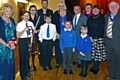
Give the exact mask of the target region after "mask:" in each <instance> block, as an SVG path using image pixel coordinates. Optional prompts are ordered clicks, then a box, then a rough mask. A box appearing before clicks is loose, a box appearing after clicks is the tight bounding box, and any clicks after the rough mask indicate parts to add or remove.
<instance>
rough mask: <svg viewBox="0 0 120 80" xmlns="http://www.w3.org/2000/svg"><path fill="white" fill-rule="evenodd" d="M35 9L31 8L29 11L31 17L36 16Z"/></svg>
mask: <svg viewBox="0 0 120 80" xmlns="http://www.w3.org/2000/svg"><path fill="white" fill-rule="evenodd" d="M36 11H37V10H36V8H35V7H31V9H30V13H31V14H32V15H35V14H36Z"/></svg>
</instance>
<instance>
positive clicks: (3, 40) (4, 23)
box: [0, 4, 15, 80]
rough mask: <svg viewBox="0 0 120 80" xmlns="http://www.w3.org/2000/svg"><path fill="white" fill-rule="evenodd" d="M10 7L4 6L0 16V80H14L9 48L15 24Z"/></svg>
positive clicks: (11, 56)
mask: <svg viewBox="0 0 120 80" xmlns="http://www.w3.org/2000/svg"><path fill="white" fill-rule="evenodd" d="M12 12H13V10H12V6H11V5H9V4H4V5H3V7H2V15H1V16H0V80H14V78H15V72H14V71H15V70H14V69H15V68H14V51H13V49H11V48H10V45H9V42H10V41H11V38H15V22H14V20H13V19H12V18H11V16H12Z"/></svg>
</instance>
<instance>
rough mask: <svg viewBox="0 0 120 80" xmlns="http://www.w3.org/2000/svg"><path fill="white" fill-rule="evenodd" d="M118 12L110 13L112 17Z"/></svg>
mask: <svg viewBox="0 0 120 80" xmlns="http://www.w3.org/2000/svg"><path fill="white" fill-rule="evenodd" d="M117 13H118V12H116V13H110V15H111V17H114V16H115V15H117Z"/></svg>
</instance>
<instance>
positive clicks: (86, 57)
mask: <svg viewBox="0 0 120 80" xmlns="http://www.w3.org/2000/svg"><path fill="white" fill-rule="evenodd" d="M80 32H81V34H80V35H79V36H78V39H77V50H78V52H79V55H78V58H79V59H81V72H80V74H79V76H83V77H86V76H87V71H88V65H89V61H91V60H92V56H91V53H90V52H91V45H92V44H91V40H90V37H89V36H88V35H87V32H88V29H87V27H86V26H82V27H81V29H80ZM84 68H85V69H84Z"/></svg>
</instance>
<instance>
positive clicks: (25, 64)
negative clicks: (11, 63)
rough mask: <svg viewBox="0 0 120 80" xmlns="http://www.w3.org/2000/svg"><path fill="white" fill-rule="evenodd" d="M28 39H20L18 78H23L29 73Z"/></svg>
mask: <svg viewBox="0 0 120 80" xmlns="http://www.w3.org/2000/svg"><path fill="white" fill-rule="evenodd" d="M28 42H29V39H28V38H20V39H19V42H18V46H19V57H20V58H19V59H20V76H21V77H22V78H23V77H25V76H26V74H27V73H29V51H28Z"/></svg>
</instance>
